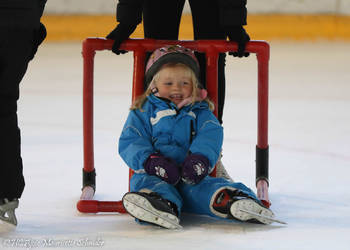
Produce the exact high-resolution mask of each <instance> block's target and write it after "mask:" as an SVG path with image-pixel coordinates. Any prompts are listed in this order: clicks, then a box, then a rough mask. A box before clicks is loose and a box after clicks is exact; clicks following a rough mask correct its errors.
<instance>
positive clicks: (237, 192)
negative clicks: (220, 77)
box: [119, 45, 274, 229]
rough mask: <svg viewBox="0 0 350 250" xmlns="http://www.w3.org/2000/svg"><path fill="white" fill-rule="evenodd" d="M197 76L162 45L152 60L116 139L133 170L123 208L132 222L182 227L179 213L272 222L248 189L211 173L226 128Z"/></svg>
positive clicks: (181, 52)
mask: <svg viewBox="0 0 350 250" xmlns="http://www.w3.org/2000/svg"><path fill="white" fill-rule="evenodd" d="M198 75H199V65H198V62H197V60H196V57H195V56H194V53H193V51H191V50H189V49H187V48H184V47H182V46H179V45H175V46H166V47H163V48H159V49H157V50H155V51H154V52H153V54H152V55H151V57H150V59H149V61H148V63H147V66H146V72H145V82H146V84H147V85H148V88H147V90H146V91H145V93H144V94H143V95H142V96H140V97H139V98H138V99H137V100H136V101H135V102H134V103H133V105H132V107H131V111H130V113H129V116H128V118H127V121H126V123H125V125H124V128H123V131H122V134H121V136H120V140H119V153H120V155H121V157H122V158H123V160H124V161H125V162H126V164H127V165H128V166H129V167H130V168H131V169H132V170H133V171H134V174H133V176H132V178H131V180H130V190H131V192H128V193H126V194H125V195H124V197H123V205H124V207H125V209H126V210H127V212H128V213H129V214H131V215H132V216H134V217H135V218H136V219H137V221H139V222H148V223H152V224H156V225H159V226H162V227H165V228H171V229H175V228H181V226H180V224H179V217H180V213H181V212H188V213H195V214H204V215H209V216H213V217H221V218H228V219H237V220H240V221H252V222H258V223H263V224H270V223H272V222H273V217H274V215H273V213H272V211H271V210H269V209H268V208H266V207H264V206H263V204H262V203H261V202H260V201H259V200H258V199H257V197H256V196H255V194H254V193H253V192H252V190H250V189H249V188H248V187H246V186H245V185H243V184H242V183H235V182H232V181H230V180H227V179H224V178H215V177H211V176H209V174H210V173H211V171H212V170H213V169H214V167H215V164H216V162H217V160H218V158H219V155H220V152H221V147H222V141H223V128H222V126H221V125H220V123H219V122H218V120H217V119H216V117H215V116H214V114H213V113H212V111H211V110H212V108H213V104H212V103H211V102H210V101H209V99H208V98H207V97H206V91H205V90H203V89H201V86H200V84H199V82H198ZM259 215H260V216H259Z"/></svg>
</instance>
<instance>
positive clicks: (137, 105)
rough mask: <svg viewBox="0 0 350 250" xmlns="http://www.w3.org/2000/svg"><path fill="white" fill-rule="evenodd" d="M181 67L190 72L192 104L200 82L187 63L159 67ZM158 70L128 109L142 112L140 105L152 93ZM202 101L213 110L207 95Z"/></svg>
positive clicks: (157, 77) (196, 95)
mask: <svg viewBox="0 0 350 250" xmlns="http://www.w3.org/2000/svg"><path fill="white" fill-rule="evenodd" d="M178 66H180V67H183V68H184V69H186V70H187V72H188V73H189V74H190V78H191V81H192V87H193V88H192V101H191V104H192V105H193V104H194V103H195V102H196V100H197V97H198V90H199V86H200V83H199V81H198V79H197V77H196V75H195V73H194V72H193V70H192V69H191V68H190V67H188V66H187V65H185V64H183V63H167V64H165V65H163V66H162V67H161V68H160V70H161V69H163V68H165V67H178ZM160 70H159V71H158V72H157V73H156V74H155V75H154V76H153V78H152V81H151V82H150V84H149V85H148V87H147V89H146V91H145V92H144V93H143V94H142V95H140V96H139V97H137V98H136V100H135V101H134V102H133V104H132V105H131V107H130V109H131V110H135V109H139V110H141V111H142V112H143V110H142V107H143V105H144V104H145V102H146V101H147V97H148V96H149V95H150V94H152V90H153V88H154V86H155V83H156V82H157V80H158V79H159V75H160V74H159V72H160ZM203 101H205V102H207V103H208V105H209V109H210V110H211V111H213V110H214V103H213V102H212V101H210V99H209V98H208V97H206V98H205V99H204V100H203Z"/></svg>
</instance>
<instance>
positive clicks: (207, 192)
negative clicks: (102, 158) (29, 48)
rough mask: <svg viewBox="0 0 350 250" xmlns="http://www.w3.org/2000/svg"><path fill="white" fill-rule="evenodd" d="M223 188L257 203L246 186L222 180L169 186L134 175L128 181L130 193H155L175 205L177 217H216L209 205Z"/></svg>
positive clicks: (143, 176)
mask: <svg viewBox="0 0 350 250" xmlns="http://www.w3.org/2000/svg"><path fill="white" fill-rule="evenodd" d="M225 188H229V189H234V190H236V189H237V190H240V191H242V192H244V193H245V194H247V195H248V196H249V197H251V198H252V199H254V200H256V201H258V199H257V197H256V195H255V194H254V192H253V191H252V190H251V189H249V188H248V187H247V186H245V185H244V184H242V183H238V182H232V181H229V180H226V179H224V178H214V177H211V176H206V177H205V178H204V179H203V180H202V181H201V182H200V183H198V184H197V185H189V184H186V183H184V182H180V183H179V184H178V185H176V186H173V185H170V184H168V183H167V182H165V181H162V180H161V179H159V178H158V177H156V176H151V175H148V174H136V173H135V174H134V175H133V176H132V178H131V180H130V191H132V192H138V191H140V190H142V189H148V190H150V191H152V192H156V193H158V194H159V195H160V196H162V197H163V198H164V199H167V200H169V201H171V202H173V203H175V204H176V206H177V208H178V212H179V215H180V214H181V212H188V213H193V214H202V215H209V216H212V217H218V216H217V214H215V213H213V209H212V208H211V204H212V203H213V201H214V198H215V196H216V194H217V193H218V191H221V190H223V189H225ZM258 202H259V201H258Z"/></svg>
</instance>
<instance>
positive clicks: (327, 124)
mask: <svg viewBox="0 0 350 250" xmlns="http://www.w3.org/2000/svg"><path fill="white" fill-rule="evenodd" d="M270 45H271V60H270V102H269V112H270V113H269V145H270V198H271V201H272V206H271V209H272V210H273V211H274V213H275V214H276V216H277V217H278V218H279V219H281V220H284V221H286V222H287V223H288V225H286V226H280V225H277V224H272V225H270V226H265V225H255V224H246V223H240V222H235V221H223V220H215V219H210V218H208V217H200V216H190V215H184V216H183V217H182V218H181V219H182V220H181V224H182V225H183V227H184V229H183V230H178V231H171V230H165V229H161V228H158V227H154V226H140V225H138V224H136V223H135V222H134V219H133V218H132V217H131V216H129V215H125V214H98V215H91V214H81V213H79V212H78V211H77V209H76V202H77V201H78V199H79V197H80V194H81V183H82V180H81V179H82V167H83V153H82V152H83V147H82V145H83V143H82V57H81V44H80V43H45V44H44V45H43V46H42V47H41V48H40V49H39V52H38V54H37V55H36V58H35V60H34V61H33V62H32V63H31V64H30V66H29V69H28V72H27V74H26V76H25V78H24V80H23V82H22V84H21V99H20V102H19V112H18V113H19V123H20V128H21V131H22V144H23V146H22V156H23V162H24V174H25V177H26V188H25V191H24V193H23V196H22V199H21V200H20V207H19V208H18V209H17V218H18V220H19V224H18V226H17V228H13V227H10V226H7V225H4V224H1V223H0V237H1V242H0V248H1V249H16V248H19V249H29V248H34V249H47V248H49V249H64V248H69V249H132V250H134V249H152V250H153V249H163V250H166V249H176V250H178V249H201V250H204V249H208V250H212V249H268V250H271V249H290V250H296V249H298V250H299V249H317V250H320V249H342V250H347V249H350V248H349V246H350V237H349V235H350V186H349V183H350V111H349V110H350V53H349V51H350V43H342V42H317V43H312V42H310V43H292V42H283V43H282V42H281V43H280V42H273V43H270ZM256 62H257V61H256V57H255V56H254V55H251V56H250V57H248V58H244V59H233V57H228V58H227V68H226V73H227V75H226V78H227V96H226V106H225V112H224V129H225V140H224V147H223V154H224V157H223V163H224V165H225V166H226V168H227V170H228V172H229V173H230V175H231V176H232V177H233V178H234V179H235V180H236V181H240V182H243V183H245V184H246V185H248V186H250V187H251V188H253V189H254V190H255V181H254V179H255V145H256V130H257V125H256V124H257V118H256V106H257V98H256V90H257V88H256V87H257V64H256ZM132 65H133V64H132V54H131V53H128V54H125V55H121V56H115V55H113V54H112V53H111V52H108V51H105V52H98V53H97V54H96V59H95V167H96V171H97V191H96V195H95V198H96V199H99V200H120V199H121V197H122V195H123V194H124V193H125V192H126V191H127V190H128V168H127V167H126V165H125V164H124V163H123V161H122V159H121V158H120V157H119V155H118V153H117V141H118V137H119V135H120V132H121V129H122V126H123V124H124V121H125V119H126V116H127V113H128V107H129V105H130V102H131V81H132V67H133V66H132Z"/></svg>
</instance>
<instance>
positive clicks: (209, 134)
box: [190, 110, 223, 172]
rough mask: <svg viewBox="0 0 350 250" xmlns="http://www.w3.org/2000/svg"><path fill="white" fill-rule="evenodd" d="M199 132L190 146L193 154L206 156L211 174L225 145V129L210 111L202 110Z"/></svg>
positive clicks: (198, 126) (198, 115)
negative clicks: (223, 144)
mask: <svg viewBox="0 0 350 250" xmlns="http://www.w3.org/2000/svg"><path fill="white" fill-rule="evenodd" d="M196 120H197V131H196V135H195V137H194V139H193V141H192V144H191V146H190V151H191V152H192V154H201V155H204V156H206V157H207V158H208V159H209V162H210V169H209V172H211V171H212V170H213V169H214V166H215V164H216V162H217V160H218V158H219V156H220V153H221V147H222V143H223V128H222V126H221V125H220V123H219V121H218V120H217V119H216V117H215V116H214V114H213V113H212V112H211V111H210V110H201V112H199V113H198V114H197V119H196Z"/></svg>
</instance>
